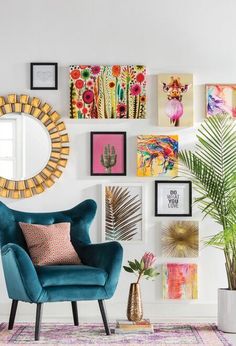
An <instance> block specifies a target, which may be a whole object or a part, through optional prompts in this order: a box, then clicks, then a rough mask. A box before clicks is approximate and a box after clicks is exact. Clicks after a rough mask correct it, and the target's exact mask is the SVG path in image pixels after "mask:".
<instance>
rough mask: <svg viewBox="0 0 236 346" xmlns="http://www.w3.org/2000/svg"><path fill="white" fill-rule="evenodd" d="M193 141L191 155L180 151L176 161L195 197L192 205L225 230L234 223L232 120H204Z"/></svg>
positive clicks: (235, 158) (235, 161)
mask: <svg viewBox="0 0 236 346" xmlns="http://www.w3.org/2000/svg"><path fill="white" fill-rule="evenodd" d="M197 139H198V144H197V145H196V150H195V152H191V151H187V150H183V151H181V152H180V153H179V159H180V161H181V162H182V164H183V165H184V166H185V167H187V171H186V170H185V174H187V175H188V176H189V177H190V178H191V180H192V181H193V184H194V186H195V189H196V191H197V193H198V195H199V197H198V198H196V202H197V203H198V204H199V206H200V209H201V210H202V212H203V213H204V214H205V215H210V216H211V217H212V218H213V219H214V220H215V221H216V222H218V223H220V224H221V225H223V227H224V228H225V227H227V226H229V224H231V223H232V221H233V222H236V215H233V218H232V212H231V209H232V195H233V192H234V190H235V187H236V181H235V177H234V175H235V171H236V125H235V121H234V120H233V119H232V118H230V117H226V116H213V117H211V118H208V119H207V120H205V121H204V122H203V124H202V125H201V127H200V129H199V130H198V134H197ZM234 214H235V213H234Z"/></svg>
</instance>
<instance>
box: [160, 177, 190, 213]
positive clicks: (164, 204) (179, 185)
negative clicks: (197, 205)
mask: <svg viewBox="0 0 236 346" xmlns="http://www.w3.org/2000/svg"><path fill="white" fill-rule="evenodd" d="M155 216H192V182H191V181H188V180H176V181H173V180H158V181H155Z"/></svg>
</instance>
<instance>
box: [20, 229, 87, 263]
mask: <svg viewBox="0 0 236 346" xmlns="http://www.w3.org/2000/svg"><path fill="white" fill-rule="evenodd" d="M19 225H20V227H21V229H22V232H23V234H24V237H25V240H26V244H27V246H28V249H29V253H30V257H31V259H32V262H33V263H34V264H35V265H39V266H42V265H56V264H79V263H81V261H80V259H79V256H78V255H77V253H76V251H75V249H74V247H73V245H72V243H71V241H70V223H69V222H61V223H56V224H52V225H47V226H46V225H36V224H30V223H24V222H19Z"/></svg>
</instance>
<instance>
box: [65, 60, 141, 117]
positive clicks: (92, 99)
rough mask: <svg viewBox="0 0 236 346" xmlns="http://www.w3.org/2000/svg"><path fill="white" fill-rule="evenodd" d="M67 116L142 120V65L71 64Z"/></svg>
mask: <svg viewBox="0 0 236 346" xmlns="http://www.w3.org/2000/svg"><path fill="white" fill-rule="evenodd" d="M70 117H71V118H73V119H144V118H145V117H146V68H145V66H142V65H112V66H107V65H71V66H70Z"/></svg>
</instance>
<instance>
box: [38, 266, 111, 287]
mask: <svg viewBox="0 0 236 346" xmlns="http://www.w3.org/2000/svg"><path fill="white" fill-rule="evenodd" d="M35 268H36V271H37V273H38V277H39V281H40V282H41V285H42V287H50V286H93V285H96V286H104V285H105V283H106V279H107V276H108V274H107V272H106V271H105V270H103V269H100V268H96V267H90V266H86V265H83V264H79V265H55V266H36V267H35Z"/></svg>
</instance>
